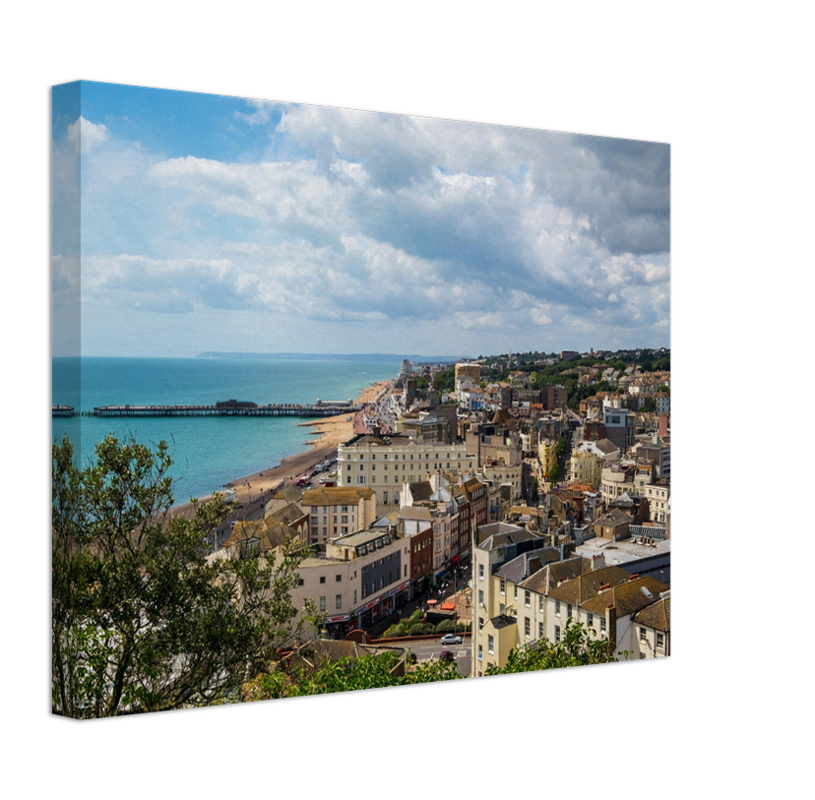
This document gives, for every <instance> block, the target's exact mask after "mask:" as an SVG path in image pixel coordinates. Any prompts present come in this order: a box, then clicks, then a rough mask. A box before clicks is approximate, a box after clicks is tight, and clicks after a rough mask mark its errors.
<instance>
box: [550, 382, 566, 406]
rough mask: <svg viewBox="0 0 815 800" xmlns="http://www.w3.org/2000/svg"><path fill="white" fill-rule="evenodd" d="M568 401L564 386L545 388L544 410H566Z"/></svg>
mask: <svg viewBox="0 0 815 800" xmlns="http://www.w3.org/2000/svg"><path fill="white" fill-rule="evenodd" d="M568 401H569V397H568V392H567V391H566V387H565V386H560V385H558V386H547V387H546V409H547V410H549V411H551V410H553V409H555V408H566V405H567V403H568Z"/></svg>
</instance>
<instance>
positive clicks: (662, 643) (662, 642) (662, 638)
mask: <svg viewBox="0 0 815 800" xmlns="http://www.w3.org/2000/svg"><path fill="white" fill-rule="evenodd" d="M657 647H659V648H663V647H665V634H664V633H658V634H657Z"/></svg>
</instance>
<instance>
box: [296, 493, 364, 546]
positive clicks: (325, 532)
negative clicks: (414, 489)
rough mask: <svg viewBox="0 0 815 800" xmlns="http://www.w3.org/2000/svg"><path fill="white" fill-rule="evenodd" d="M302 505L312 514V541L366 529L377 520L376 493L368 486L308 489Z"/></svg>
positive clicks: (310, 526)
mask: <svg viewBox="0 0 815 800" xmlns="http://www.w3.org/2000/svg"><path fill="white" fill-rule="evenodd" d="M300 505H301V506H302V507H303V508H304V509H305V510H306V512H307V513H308V515H309V541H310V542H311V543H312V544H314V543H318V542H327V541H328V540H329V539H336V538H337V537H338V536H345V535H346V534H349V533H354V532H355V531H359V530H363V529H364V528H367V527H369V526H370V525H372V524H373V522H374V520H375V519H376V496H375V495H374V493H373V491H371V489H369V488H368V487H359V486H347V487H346V486H329V487H325V488H320V489H306V491H305V492H303V499H302V500H301V501H300Z"/></svg>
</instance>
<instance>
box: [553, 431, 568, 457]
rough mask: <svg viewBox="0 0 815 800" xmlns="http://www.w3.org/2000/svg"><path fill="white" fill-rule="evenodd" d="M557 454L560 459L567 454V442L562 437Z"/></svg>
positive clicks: (558, 441) (556, 448)
mask: <svg viewBox="0 0 815 800" xmlns="http://www.w3.org/2000/svg"><path fill="white" fill-rule="evenodd" d="M555 452H556V453H557V455H558V458H560V457H561V456H562V455H563V454H564V453H565V452H566V440H565V439H564V438H563V437H562V436H561V437H560V438H559V439H558V440H557V446H556V447H555Z"/></svg>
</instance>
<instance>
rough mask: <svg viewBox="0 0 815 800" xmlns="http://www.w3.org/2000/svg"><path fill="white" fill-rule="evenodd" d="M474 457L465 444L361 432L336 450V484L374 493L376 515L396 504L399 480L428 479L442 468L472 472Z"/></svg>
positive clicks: (404, 481) (410, 481) (475, 463)
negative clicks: (377, 511) (377, 512)
mask: <svg viewBox="0 0 815 800" xmlns="http://www.w3.org/2000/svg"><path fill="white" fill-rule="evenodd" d="M477 466H478V464H477V457H476V456H475V455H474V454H472V453H468V446H467V445H466V444H464V443H460V444H443V443H440V442H421V441H416V440H415V439H412V438H410V437H407V436H398V435H392V436H386V437H378V436H373V435H363V436H358V437H355V438H354V439H352V440H351V441H350V442H348V443H346V444H341V445H340V446H339V448H338V450H337V475H338V478H337V484H338V485H339V486H347V487H367V488H369V489H371V490H372V491H373V492H374V493H375V494H376V503H377V507H378V508H379V513H380V515H381V514H382V513H387V512H388V511H390V510H393V509H394V508H398V507H399V500H400V498H399V493H400V491H401V488H402V484H403V483H406V482H407V483H415V482H417V481H423V480H428V479H429V476H430V475H433V474H435V473H436V472H438V471H442V472H456V471H461V472H469V473H472V472H473V471H474V470H475V468H476V467H477Z"/></svg>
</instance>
